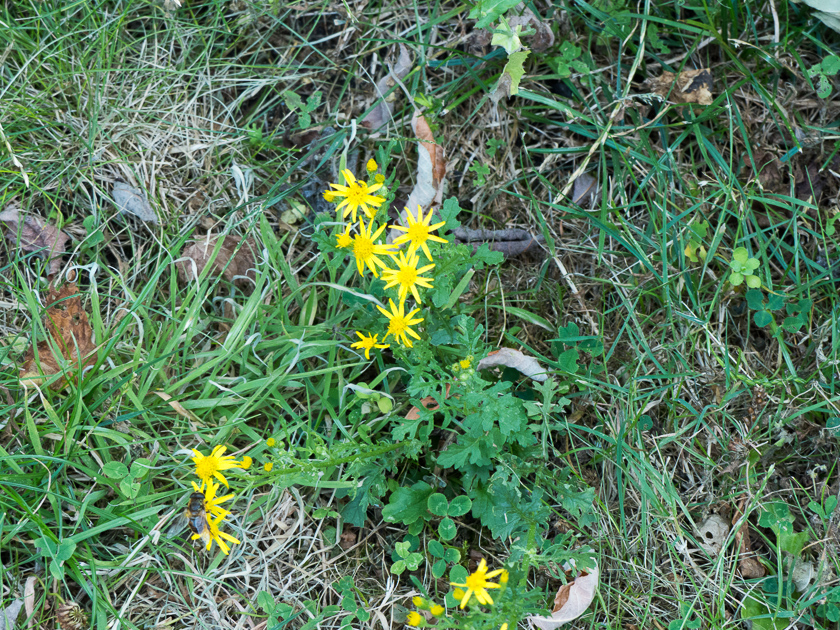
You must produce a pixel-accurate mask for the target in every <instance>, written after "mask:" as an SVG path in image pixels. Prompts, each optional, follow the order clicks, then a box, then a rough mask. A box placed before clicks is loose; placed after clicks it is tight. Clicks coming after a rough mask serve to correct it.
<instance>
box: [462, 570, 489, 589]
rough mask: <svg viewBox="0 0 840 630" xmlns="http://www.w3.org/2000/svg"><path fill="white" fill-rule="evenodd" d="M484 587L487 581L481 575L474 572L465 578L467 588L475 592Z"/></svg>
mask: <svg viewBox="0 0 840 630" xmlns="http://www.w3.org/2000/svg"><path fill="white" fill-rule="evenodd" d="M486 585H487V579H486V578H485V577H484V574H483V573H478V572H476V573H472V574H471V575H468V576H467V588H470V589H472V590H474V591H475V590H478V589H481V588H484V587H485V586H486Z"/></svg>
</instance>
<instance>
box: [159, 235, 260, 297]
mask: <svg viewBox="0 0 840 630" xmlns="http://www.w3.org/2000/svg"><path fill="white" fill-rule="evenodd" d="M219 238H221V237H220V236H218V235H213V234H208V235H207V236H205V237H202V238H201V239H199V240H198V241H196V242H195V243H192V244H191V245H188V246H187V247H186V248H185V249H184V252H183V254H182V257H181V259H180V260H178V261H177V262H176V263H175V266H176V267H177V269H178V278H179V279H180V280H181V282H183V283H184V284H187V283H189V282H190V281H191V280H196V279H197V278H198V277H200V276H201V274H202V272H203V271H204V269H205V268H206V267H207V266H208V265H210V273H213V274H216V275H217V276H218V275H221V276H224V278H225V279H226V280H228V281H229V282H232V283H233V284H235V285H236V286H237V287H239V288H240V289H242V290H243V291H246V292H250V291H251V290H253V288H254V281H255V280H256V278H257V272H256V256H257V251H258V248H257V243H256V242H255V241H254V239H252V238H246V239H245V240H244V241H243V239H242V237H240V236H232V235H229V236H225V237H224V240H223V241H222V243H221V246H220V247H219V251H218V252H216V251H215V249H216V245H217V243H218V241H219ZM185 259H186V260H185Z"/></svg>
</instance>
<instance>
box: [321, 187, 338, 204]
mask: <svg viewBox="0 0 840 630" xmlns="http://www.w3.org/2000/svg"><path fill="white" fill-rule="evenodd" d="M336 196H337V193H336V192H335V191H334V190H325V191H324V199H326V200H327V201H328V202H330V203H332V202H333V201H335V198H336Z"/></svg>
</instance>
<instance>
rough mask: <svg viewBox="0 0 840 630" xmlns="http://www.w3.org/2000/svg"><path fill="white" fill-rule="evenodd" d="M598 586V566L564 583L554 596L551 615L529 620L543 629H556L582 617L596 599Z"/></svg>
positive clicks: (534, 617)
mask: <svg viewBox="0 0 840 630" xmlns="http://www.w3.org/2000/svg"><path fill="white" fill-rule="evenodd" d="M597 588H598V568H597V567H596V568H595V569H594V570H593V571H592V573H583V574H581V575H579V576H578V577H577V578H576V579H575V580H574V581H572V582H569V583H568V584H564V585H563V586H561V587H560V589H559V590H558V591H557V595H556V596H555V597H554V610H553V612H552V614H551V617H536V616H531V617H528V622H529V623H530V624H531V625H533V626H536V627H537V628H540V629H541V630H554V629H555V628H559V627H560V626H562V625H563V624H566V623H569V622H570V621H574V620H575V619H577V618H578V617H580V616H581V615H582V614H583V613H584V612H586V609H587V608H589V604H591V603H592V600H593V599H595V591H596V589H597Z"/></svg>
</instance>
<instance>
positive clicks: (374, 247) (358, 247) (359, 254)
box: [353, 219, 393, 278]
mask: <svg viewBox="0 0 840 630" xmlns="http://www.w3.org/2000/svg"><path fill="white" fill-rule="evenodd" d="M359 224H360V225H361V228H360V230H359V233H358V234H356V236H355V237H354V239H353V256H355V257H356V267H357V268H358V270H359V275H360V276H364V275H365V265H367V266H368V269H370V270H371V271H372V272H373V277H374V278H378V277H379V274H378V273H377V272H376V265H379V266H380V267H382V268H383V269H387V267H386V266H385V263H384V262H382V261H381V260H380V259H379V256H382V255H385V254H390V253H391V252H390V250H391V248H393V245H385V244H375V243H374V241H375V240H376V239H378V238H379V235H380V234H382V232H383V230H385V224H384V223H383V224H382V226H381V227H380V228H379V229H378V230H376V234H371V232H372V231H373V221H371V222H370V223H368V227H367V230H366V229H365V222H364V220H363V219H359Z"/></svg>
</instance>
